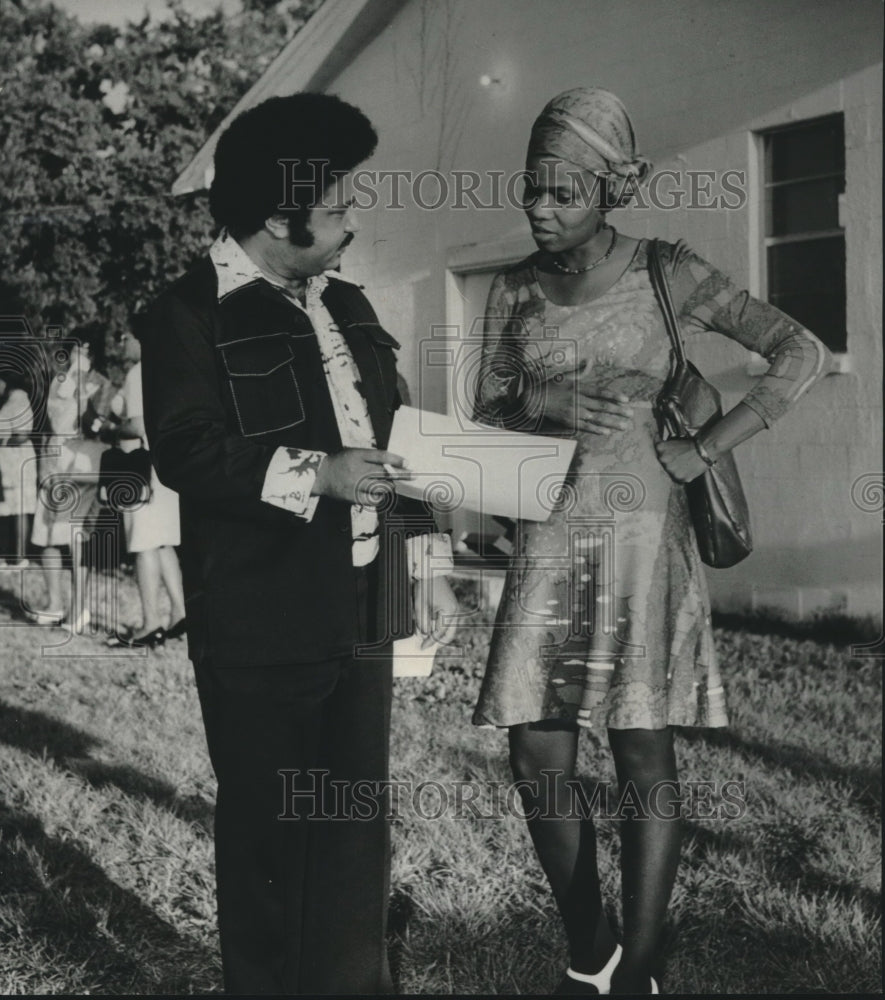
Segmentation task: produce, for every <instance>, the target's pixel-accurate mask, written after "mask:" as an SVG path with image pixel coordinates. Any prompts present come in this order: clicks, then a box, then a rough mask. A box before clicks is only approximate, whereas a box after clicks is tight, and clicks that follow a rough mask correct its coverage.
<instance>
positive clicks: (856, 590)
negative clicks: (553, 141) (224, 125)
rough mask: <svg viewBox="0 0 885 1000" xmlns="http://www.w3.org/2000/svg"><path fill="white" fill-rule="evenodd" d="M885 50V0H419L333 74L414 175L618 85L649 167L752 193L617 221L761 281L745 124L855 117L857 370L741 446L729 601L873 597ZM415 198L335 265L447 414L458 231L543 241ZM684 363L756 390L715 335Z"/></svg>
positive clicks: (503, 143)
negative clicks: (426, 366)
mask: <svg viewBox="0 0 885 1000" xmlns="http://www.w3.org/2000/svg"><path fill="white" fill-rule="evenodd" d="M881 45H882V5H881V3H879V2H878V0H870V2H867V0H851V2H848V3H846V2H844V0H832V2H830V0H827V2H808V0H801V2H795V0H777V2H775V0H769V2H754V0H740V2H734V3H723V2H719V0H715V2H714V0H705V2H700V0H672V2H669V3H663V2H659V0H411V2H410V3H408V4H407V5H406V6H405V7H404V8H402V10H401V11H400V13H399V14H398V15H397V16H396V17H395V19H394V20H393V22H392V23H391V25H390V26H389V27H388V28H387V29H386V30H385V31H383V32H382V33H381V34H380V35H378V36H377V37H376V38H375V39H374V40H373V41H372V42H371V43H370V44H369V46H368V47H367V48H365V49H364V50H363V51H362V52H361V54H360V55H359V56H358V57H357V58H356V59H355V60H354V61H353V62H352V64H351V65H350V66H349V67H348V68H347V69H346V70H344V71H343V72H342V73H341V74H340V75H339V76H338V77H337V78H336V79H335V80H334V81H333V82H332V83H331V84H329V85H328V87H327V89H328V90H330V91H332V92H335V93H338V94H340V95H341V96H342V97H344V98H345V99H347V100H350V101H352V102H354V103H356V104H358V105H359V106H360V107H362V108H363V109H364V110H365V111H366V112H367V113H368V114H369V116H370V117H371V118H372V120H373V121H374V122H375V124H376V126H377V128H378V131H379V134H380V137H381V141H380V144H379V149H378V153H377V155H376V157H375V158H374V159H373V161H372V162H371V163H370V164H368V165H367V166H368V167H370V168H373V169H377V170H411V171H414V172H416V173H417V172H420V171H422V170H427V169H439V170H441V171H443V172H447V171H451V170H453V169H455V170H468V169H469V170H476V171H481V172H485V171H491V170H505V171H510V170H516V169H519V167H520V166H521V165H522V163H523V158H524V155H525V143H526V139H527V136H528V131H529V127H530V125H531V122H532V120H533V118H534V117H535V115H536V114H537V113H538V111H539V110H540V108H541V107H542V106H543V104H544V103H545V102H546V101H547V100H548V99H549V98H550V97H552V96H553V95H554V94H556V93H558V92H559V91H561V90H564V89H567V88H569V87H573V86H577V85H580V84H598V85H602V86H606V87H608V88H609V89H611V90H613V91H615V92H616V93H617V94H619V96H621V98H622V99H623V100H624V102H625V104H626V105H627V107H628V108H629V109H630V111H631V114H632V116H633V120H634V124H635V127H636V132H637V136H638V142H639V148H640V150H641V151H642V152H644V153H645V154H647V155H649V156H651V158H652V159H653V160H654V161H655V164H656V166H658V167H673V168H677V169H681V170H683V171H684V170H687V169H698V170H713V171H723V170H725V169H737V170H741V171H746V174H747V178H748V185H749V195H750V198H749V201H748V203H747V205H746V206H745V207H744V208H742V209H739V210H733V211H709V210H703V209H699V210H686V209H681V210H673V211H662V210H659V209H649V210H642V211H640V210H636V211H626V212H620V213H616V216H615V217H614V218H615V221H616V224H617V225H618V226H619V228H621V229H623V230H624V231H625V232H628V233H630V234H631V235H635V236H641V235H652V234H653V235H659V236H662V237H664V238H668V239H674V240H675V239H676V238H678V237H683V238H685V239H686V240H687V241H688V243H689V244H690V245H691V246H692V247H694V248H695V249H696V250H697V251H698V252H699V253H700V254H701V255H702V256H704V257H707V258H708V259H709V260H711V261H712V262H713V263H715V264H716V265H718V266H720V267H721V268H722V269H723V270H725V271H727V272H728V273H730V274H731V275H732V276H733V277H734V278H735V279H736V280H737V281H738V282H740V283H741V284H744V285H747V286H748V287H750V289H751V291H756V290H758V287H759V274H758V268H759V267H760V266H761V265H760V260H761V259H762V256H761V253H760V244H759V233H758V224H757V220H758V201H757V195H758V188H757V186H756V179H755V176H756V173H757V167H758V164H757V162H756V145H755V140H754V137H753V133H754V132H755V131H756V130H758V129H763V128H769V127H772V126H777V125H781V124H787V123H789V122H791V121H793V120H799V119H804V118H810V117H814V116H817V115H821V114H826V113H830V112H834V111H842V112H844V115H845V134H846V147H847V148H846V217H845V220H844V221H845V229H846V246H847V250H846V252H847V283H848V356H847V358H846V359H844V360H843V362H842V364H843V367H844V368H846V369H847V371H845V372H844V373H840V374H833V375H830V376H828V377H827V378H826V379H825V380H824V382H823V383H822V384H821V385H819V386H818V387H817V388H816V389H815V390H814V392H813V394H812V396H811V397H810V398H809V399H807V400H806V401H805V402H804V404H803V405H801V406H800V407H799V408H798V409H797V410H795V411H793V412H792V413H790V414H788V415H787V416H786V417H785V418H784V419H783V420H782V421H781V422H780V423H778V424H777V425H776V426H775V427H774V428H773V429H772V430H770V431H768V432H766V433H763V434H760V435H759V436H758V437H757V438H755V439H754V440H753V441H752V442H750V443H749V444H747V445H745V446H744V447H743V448H742V449H741V450H740V452H739V461H740V463H741V465H742V467H743V469H744V473H745V478H746V480H747V491H748V494H749V499H750V503H751V507H752V510H753V513H754V516H755V532H756V541H757V551H756V552H755V553H754V555H753V557H752V558H751V559H750V560H748V562H746V563H744V564H743V565H741V566H739V567H736V568H735V569H734V570H731V571H727V572H721V571H720V572H717V573H712V574H711V587H712V589H713V594H714V600H715V602H716V604H717V605H718V606H719V607H728V608H735V609H737V608H746V607H757V608H758V607H762V606H769V605H771V606H778V607H781V608H783V609H786V610H787V611H789V612H791V613H793V614H798V615H808V614H811V613H813V612H815V611H820V610H842V611H845V612H848V613H850V614H873V615H876V614H879V613H880V610H881V602H882V590H881V577H882V567H881V557H880V552H881V514H880V513H876V512H874V511H872V512H871V511H865V510H862V509H861V507H860V506H859V505H858V504H856V503H854V502H853V501H852V499H851V495H852V493H851V491H852V484H854V483H855V482H856V481H857V480H858V478H859V477H862V476H864V475H868V474H872V473H876V472H881V469H882V460H881V454H882V448H881V426H882V409H881V406H882V336H881V330H882V318H881V305H882V280H881V259H882V258H881V183H882V182H881V161H882V134H881V116H882V99H881V87H882V81H881ZM483 75H485V76H486V77H488V78H489V79H490V80H491V81H492V82H491V83H490V85H489V86H485V87H484V86H481V85H480V77H481V76H483ZM386 190H387V188H382V193H383V192H384V191H386ZM404 190H406V191H407V190H408V189H407V187H406V188H404ZM428 190H431V187H430V185H429V186H428ZM433 190H435V189H433ZM404 204H405V207H404V208H402V209H399V210H389V209H387V210H385V209H384V208H382V207H379V208H376V209H375V210H373V211H369V212H366V213H364V214H363V217H362V222H363V232H362V234H361V235H360V237H359V238H358V240H357V241H356V242H355V243H354V245H353V246H352V248H351V249H350V250H349V251H348V254H347V258H346V264H345V273H346V274H347V275H349V276H351V277H354V278H356V279H358V280H360V281H362V282H363V283H365V284H366V286H367V287H368V290H369V292H370V295H371V298H372V300H373V301H374V302H375V304H376V306H377V307H378V309H379V312H380V313H381V318H382V321H383V322H385V323H386V324H387V325H388V327H389V328H390V330H391V332H392V333H393V334H394V335H395V336H396V337H397V338H398V339H400V340H401V341H402V342H403V345H404V346H403V351H402V356H401V366H402V369H403V372H404V374H405V376H406V379H407V381H408V382H409V384H410V387H411V389H412V393H413V395H416V394H417V393H418V390H419V386H420V390H421V402H422V404H423V405H424V406H427V407H429V408H431V409H444V408H445V405H446V400H445V382H444V378H443V377H442V373H436V372H434V373H428V372H426V371H425V372H421V373H419V371H418V356H419V350H418V342H419V341H420V340H421V339H422V338H425V337H427V336H429V333H430V329H431V327H432V326H433V325H434V324H444V323H446V322H451V311H452V310H451V289H452V288H453V287H455V288H457V282H456V283H455V285H452V279H451V277H450V278H449V295H450V298H449V303H450V305H449V310H448V313H447V299H446V294H447V262H451V260H452V259H453V256H454V257H455V258H457V257H458V255H459V253H460V254H461V256H463V255H464V251H463V250H462V251H459V250H458V248H459V247H464V246H465V245H467V244H475V247H474V249H473V250H472V251H468V252H467V256H470V255H471V254H472V255H473V257H474V258H475V259H476V260H478V261H482V260H483V257H484V254H487V256H488V259H491V258H493V257H495V256H498V257H500V248H501V246H502V245H508V246H517V247H520V246H522V245H524V246H526V247H527V248H531V243H530V241H528V240H527V239H526V226H525V223H524V220H523V217H522V214H521V213H520V212H519V211H518V210H517V209H516V208H514V207H508V208H504V209H498V210H485V211H480V210H474V209H468V210H457V209H454V208H444V209H439V210H436V211H426V210H422V209H420V208H418V207H417V206H415V205H414V204H413V203H412V200H411V197H409V196H408V195H407V196H406V197H405V198H404ZM521 241H522V242H521ZM694 357H695V359H696V360H697V362H698V364H699V366H700V367H701V368H702V370H704V371H705V372H707V373H711V374H717V375H718V377H719V378H720V381H721V383H722V385H723V386H724V388H725V389H726V393H727V398H728V399H729V400H731V401H734V400H736V399H737V398H738V397H739V394H740V393H741V392H742V391H745V389H746V387H747V386H748V385H749V384H750V379H751V377H752V376H751V375H749V374H748V373H747V361H748V359H749V355H746V354H745V353H744V352H742V351H741V350H740V349H739V348H736V347H735V346H734V345H732V344H730V343H728V342H726V341H725V340H724V339H723V338H720V337H717V336H714V335H710V336H709V337H708V338H702V339H701V342H700V343H697V344H696V345H695V349H694ZM419 374H420V376H421V378H420V383H419ZM855 492H857V490H855Z"/></svg>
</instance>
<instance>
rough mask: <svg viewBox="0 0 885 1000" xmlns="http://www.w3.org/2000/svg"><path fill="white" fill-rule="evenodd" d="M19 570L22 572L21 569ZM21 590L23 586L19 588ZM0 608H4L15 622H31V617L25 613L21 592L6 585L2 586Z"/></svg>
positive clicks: (0, 588)
mask: <svg viewBox="0 0 885 1000" xmlns="http://www.w3.org/2000/svg"><path fill="white" fill-rule="evenodd" d="M18 572H21V570H19V571H18ZM19 590H21V588H19ZM0 608H3V610H5V611H6V612H8V614H9V617H10V618H11V619H12V620H13V621H14V622H27V624H28V625H30V624H31V621H30V619H29V618H28V616H27V615H26V614H25V604H24V599H23V598H22V595H21V593H20V592H19V593H16V591H14V590H8V589H7V588H6V587H0Z"/></svg>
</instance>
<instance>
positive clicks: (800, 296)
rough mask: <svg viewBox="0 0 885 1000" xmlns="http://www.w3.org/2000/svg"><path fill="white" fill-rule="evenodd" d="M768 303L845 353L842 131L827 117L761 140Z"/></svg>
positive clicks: (838, 119) (765, 135)
mask: <svg viewBox="0 0 885 1000" xmlns="http://www.w3.org/2000/svg"><path fill="white" fill-rule="evenodd" d="M762 137H763V143H764V146H763V150H764V158H765V249H766V259H767V280H768V301H769V302H771V304H772V305H775V306H777V307H778V309H783V311H784V312H785V313H787V314H788V315H790V316H792V317H793V318H794V319H795V320H797V321H798V322H799V323H801V324H802V325H803V326H806V327H808V329H809V330H811V332H812V333H814V334H816V335H817V336H818V337H820V339H821V340H822V341H823V342H824V343H825V344H826V345H827V347H829V348H830V350H832V351H845V349H846V328H845V230H844V229H843V227H842V224H841V217H840V216H841V213H840V207H841V201H842V196H843V193H844V191H845V125H844V120H843V117H842V115H841V114H837V115H828V116H827V117H825V118H816V119H813V120H811V121H805V122H800V123H799V124H796V125H789V126H786V127H784V128H778V129H773V130H771V131H768V132H764V133H763V136H762Z"/></svg>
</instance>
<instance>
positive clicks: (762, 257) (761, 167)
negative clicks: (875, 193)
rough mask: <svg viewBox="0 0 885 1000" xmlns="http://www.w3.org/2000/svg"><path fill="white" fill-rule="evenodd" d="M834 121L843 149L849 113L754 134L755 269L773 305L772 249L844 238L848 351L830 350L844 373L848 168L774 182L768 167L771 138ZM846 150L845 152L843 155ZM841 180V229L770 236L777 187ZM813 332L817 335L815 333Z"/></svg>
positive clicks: (765, 296)
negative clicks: (769, 216)
mask: <svg viewBox="0 0 885 1000" xmlns="http://www.w3.org/2000/svg"><path fill="white" fill-rule="evenodd" d="M830 119H839V120H840V121H841V124H842V136H843V139H842V141H843V146H844V142H845V113H844V111H842V110H835V111H829V112H826V113H824V114H820V115H812V116H810V117H808V118H800V119H796V120H794V121H788V122H783V123H782V124H780V125H772V126H769V127H766V128H761V129H756V130H754V131H753V133H752V137H753V140H754V144H755V147H756V156H755V157H754V159H755V166H756V171H755V173H756V184H755V185H754V187H755V191H756V199H755V201H756V206H755V212H754V219H753V222H754V225H753V227H752V228H753V229H755V230H756V238H755V239H754V240H753V243H754V244H755V246H756V247H757V248H758V249H757V254H756V256H757V261H758V266H757V267H756V268H755V274H756V281H757V289H758V291H757V294H758V296H759V298H760V299H763V300H764V301H766V302H768V301H769V292H770V289H769V263H768V256H769V255H768V251H769V248H770V247H774V246H785V245H790V244H796V243H802V242H807V241H809V240H814V239H828V238H829V239H831V238H834V237H841V239H842V241H843V244H844V247H845V255H846V275H845V316H844V324H845V328H844V337H845V347H844V348H842V349H841V350H840V349H835V348H829V350H830V351H831V352H832V354H833V355H834V357H835V359H836V370H837V371H840V372H843V371H845V372H847V371H850V368H851V365H850V358H849V352H850V349H851V340H850V334H849V324H848V274H847V260H848V227H847V226H846V224H845V222H846V213H845V211H844V206H845V199H846V197H847V194H848V177H847V169H846V167H845V165H844V161H843V168H842V171H841V173H838V172H836V171H829V172H826V173H817V174H811V173H809V174H808V175H807V176H805V175H803V176H800V177H795V178H791V179H790V180H785V181H770V180H769V179H768V164H767V162H766V140H767V139H768V137H769V136H772V135H776V134H777V133H779V132H788V131H793V130H796V129H798V128H803V127H808V126H813V125H816V124H823V123H824V122H826V121H827V120H830ZM844 152H845V150H844V149H843V154H844ZM836 176H841V177H842V178H843V181H844V187H843V191H842V192H841V193H840V194H838V195H837V196H836V197H837V221H838V223H839V225H838V226H837V227H835V228H829V229H818V230H807V231H803V232H799V233H789V234H787V235H783V236H769V235H767V226H766V211H767V202H768V194H769V191H771V190H772V189H773V188H775V187H781V186H786V185H788V184H797V183H803V182H805V181H810V180H818V179H826V178H831V177H836ZM812 332H813V331H812Z"/></svg>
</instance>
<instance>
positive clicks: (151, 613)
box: [108, 330, 185, 648]
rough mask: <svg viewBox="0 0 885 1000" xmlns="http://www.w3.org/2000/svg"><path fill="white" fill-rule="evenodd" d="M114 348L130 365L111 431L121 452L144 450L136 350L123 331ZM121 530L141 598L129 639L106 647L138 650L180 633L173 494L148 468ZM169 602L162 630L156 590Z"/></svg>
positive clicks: (120, 637)
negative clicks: (144, 494)
mask: <svg viewBox="0 0 885 1000" xmlns="http://www.w3.org/2000/svg"><path fill="white" fill-rule="evenodd" d="M119 343H120V345H121V347H122V349H123V359H124V360H126V361H131V362H133V364H132V366H131V367H130V369H129V371H128V372H127V373H126V378H125V381H124V382H123V389H122V391H121V392H120V393H119V394H118V395H117V396H115V397H114V399H113V400H112V409H113V411H114V413H115V415H117V416H119V418H120V423H119V425H118V426H117V427H116V430H115V435H114V436H115V438H116V439H117V441H118V446H119V447H120V449H121V450H123V451H133V450H134V449H136V448H141V447H143V448H145V449H147V448H148V442H147V435H146V433H145V429H144V404H143V402H142V390H141V345H140V344H139V342H138V339H137V338H136V337H135V336H134V335H133V334H132V333H131V332H129V331H128V330H127V331H125V332H124V333H123V334H121V336H120V338H119ZM123 528H124V532H125V535H126V548H127V550H128V551H129V553H130V554H132V555H133V556H134V557H135V579H136V583H137V584H138V594H139V597H140V598H141V609H142V621H141V628H140V629H139V630H138V631H137V632H136V633H134V634H129V633H126V632H117V633H116V634H114V635H112V636H111V638H110V639H109V640H108V645H109V646H122V647H128V648H138V647H142V646H149V647H151V648H153V647H154V646H158V645H161V644H162V643H164V642H165V641H166V639H178V638H181V637H182V636H183V635H184V634H185V620H184V591H183V589H182V583H181V566H180V565H179V562H178V553H177V552H176V551H175V546H177V545H180V544H181V529H180V527H179V518H178V494H177V493H174V492H173V491H172V490H170V489H169V487H168V486H164V485H163V483H161V482H160V480H159V479H158V478H157V473H156V470H155V469H154V467H153V465H151V481H150V495H149V497H148V500H147V502H146V503H144V504H142V505H141V506H139V507H136V509H134V510H124V512H123ZM161 587H162V588H163V589H165V591H166V595H167V597H168V600H169V609H170V610H169V624H168V625H164V624H163V620H162V614H161V611H160V590H161Z"/></svg>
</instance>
